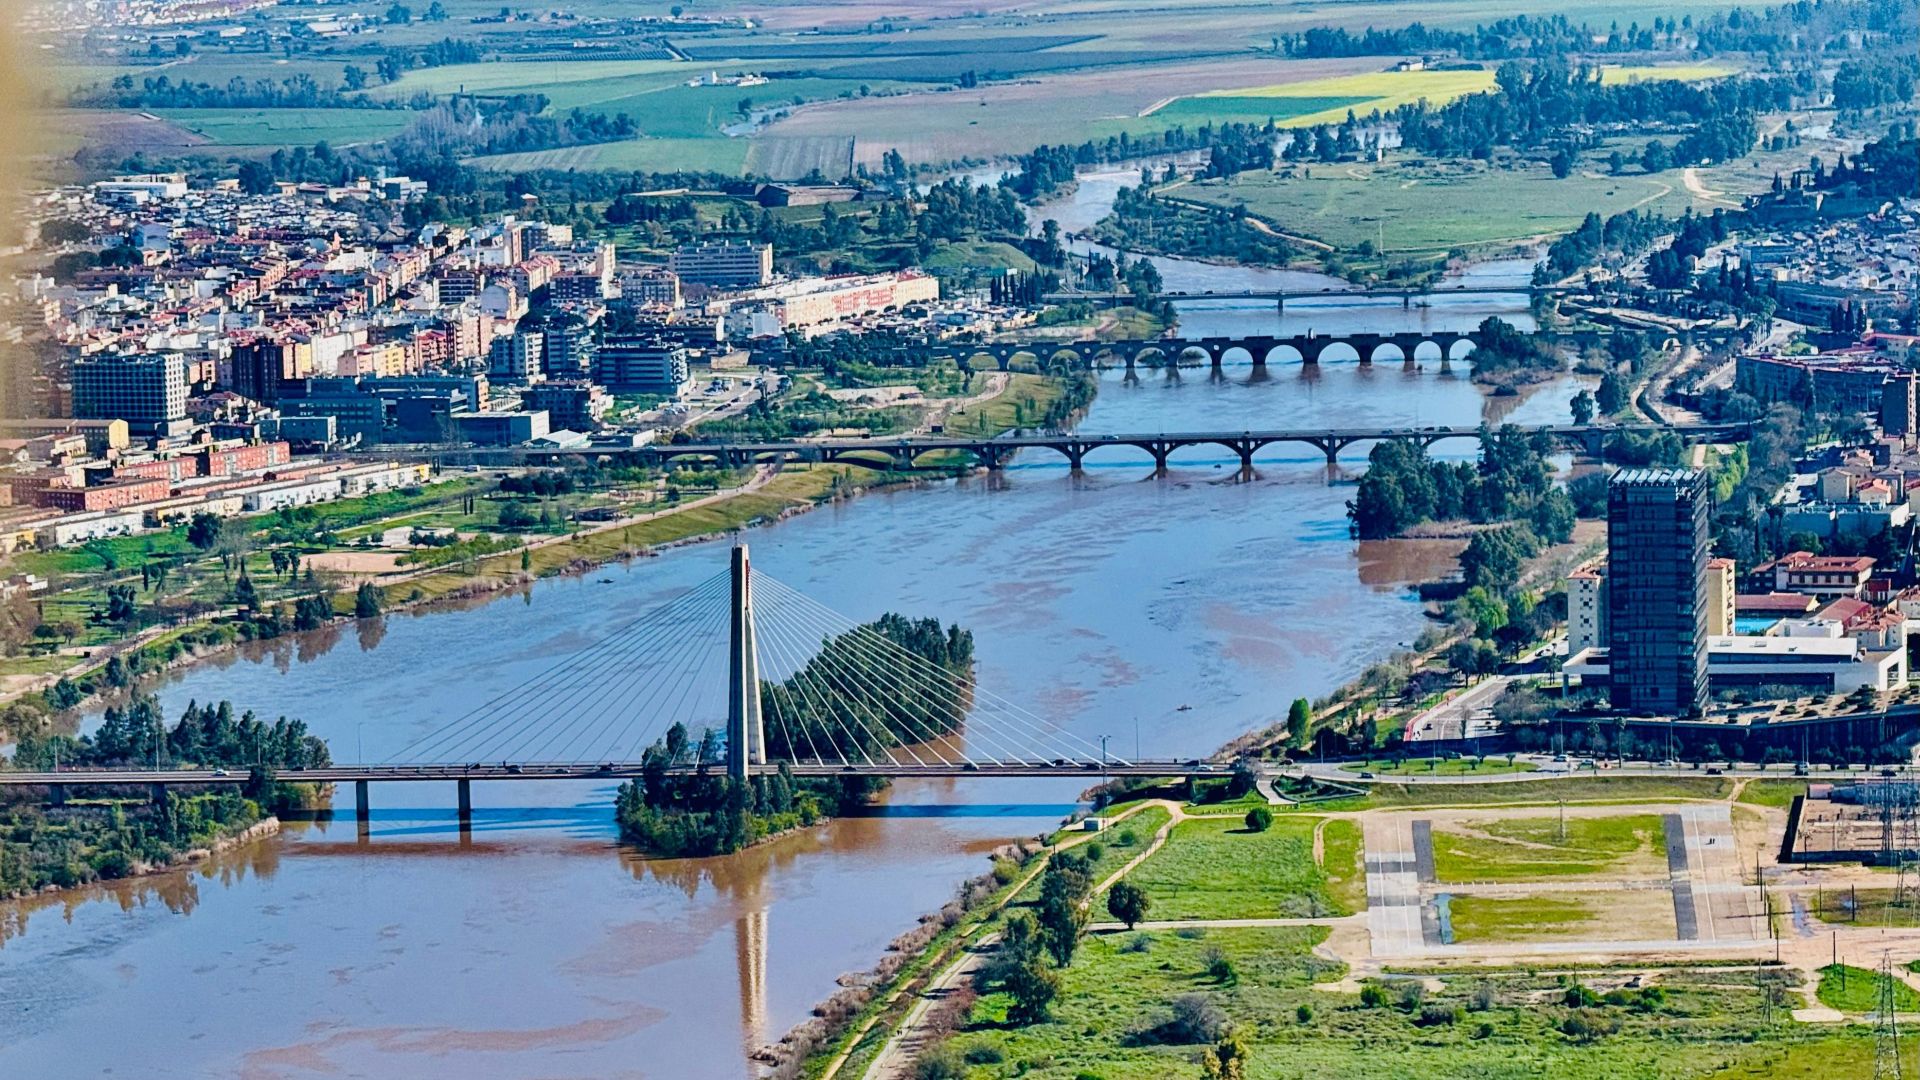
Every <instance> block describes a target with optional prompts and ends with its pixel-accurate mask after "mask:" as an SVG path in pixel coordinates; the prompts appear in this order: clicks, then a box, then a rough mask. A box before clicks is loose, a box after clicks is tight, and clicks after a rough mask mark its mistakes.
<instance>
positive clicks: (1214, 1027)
mask: <svg viewBox="0 0 1920 1080" xmlns="http://www.w3.org/2000/svg"><path fill="white" fill-rule="evenodd" d="M1226 1030H1227V1014H1226V1013H1225V1012H1224V1011H1222V1010H1221V1008H1220V1006H1218V1005H1215V1004H1214V1003H1213V999H1211V998H1209V997H1208V996H1207V995H1205V994H1181V995H1180V996H1179V997H1176V998H1174V999H1173V1016H1172V1017H1171V1018H1170V1019H1168V1021H1167V1022H1166V1023H1165V1024H1162V1025H1161V1031H1162V1032H1163V1033H1164V1036H1165V1041H1167V1042H1177V1043H1210V1042H1213V1041H1214V1040H1216V1039H1218V1038H1219V1037H1220V1036H1221V1034H1222V1033H1223V1032H1225V1031H1226Z"/></svg>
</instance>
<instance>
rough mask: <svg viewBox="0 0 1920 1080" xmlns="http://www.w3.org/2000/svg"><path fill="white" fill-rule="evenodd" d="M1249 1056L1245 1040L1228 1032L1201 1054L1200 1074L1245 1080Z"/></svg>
mask: <svg viewBox="0 0 1920 1080" xmlns="http://www.w3.org/2000/svg"><path fill="white" fill-rule="evenodd" d="M1301 1008H1306V1006H1304V1005H1303V1006H1301ZM1250 1056H1251V1054H1250V1051H1248V1049H1247V1040H1246V1039H1244V1038H1242V1037H1241V1036H1240V1033H1239V1032H1235V1031H1229V1032H1227V1033H1226V1034H1225V1035H1222V1036H1221V1037H1220V1041H1219V1042H1217V1043H1214V1044H1213V1045H1212V1046H1209V1047H1207V1048H1206V1050H1205V1051H1203V1052H1202V1053H1201V1055H1200V1073H1201V1075H1202V1076H1205V1077H1206V1078H1207V1080H1246V1075H1247V1058H1248V1057H1250Z"/></svg>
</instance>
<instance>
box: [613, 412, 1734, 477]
mask: <svg viewBox="0 0 1920 1080" xmlns="http://www.w3.org/2000/svg"><path fill="white" fill-rule="evenodd" d="M1487 430H1489V429H1482V428H1467V427H1424V428H1362V427H1347V428H1305V429H1296V430H1277V431H1197V432H1157V433H1152V434H1144V433H1135V434H1123V435H1083V434H1075V433H1065V434H1037V435H1007V436H1001V437H998V438H992V439H973V438H964V437H952V436H927V437H919V438H904V439H822V440H815V441H800V440H796V441H791V442H772V443H698V442H688V443H670V444H665V445H656V446H647V447H640V448H636V449H634V450H631V451H616V453H628V454H633V455H637V456H639V457H640V458H641V459H642V460H645V461H647V462H649V463H652V464H659V465H664V464H668V463H671V462H674V461H683V460H688V459H693V460H702V459H704V460H709V461H713V462H717V463H720V464H725V465H729V466H734V467H744V466H747V465H753V464H756V463H770V462H806V463H813V464H826V463H831V462H842V461H843V462H846V463H848V464H851V465H865V466H868V467H870V468H877V469H891V470H898V471H908V470H911V469H913V468H914V467H915V465H916V463H917V462H918V461H919V459H920V458H921V457H922V456H923V455H925V454H929V453H935V452H940V451H948V452H960V453H965V454H970V455H972V457H973V458H974V460H976V461H978V462H979V463H980V464H981V465H983V466H985V467H987V468H989V469H998V468H1001V467H1003V466H1004V465H1005V464H1006V462H1007V460H1008V459H1010V458H1011V457H1013V455H1014V454H1016V453H1018V452H1019V451H1021V450H1050V451H1053V452H1054V453H1057V454H1059V455H1061V456H1062V457H1065V458H1066V459H1067V463H1068V464H1069V465H1071V466H1072V467H1073V468H1075V469H1078V468H1080V467H1081V465H1082V463H1083V462H1084V461H1085V460H1086V458H1087V456H1088V455H1089V454H1092V453H1093V452H1095V451H1097V450H1106V449H1113V448H1122V447H1124V448H1131V449H1134V450H1139V451H1144V452H1145V453H1146V454H1147V455H1148V456H1149V457H1151V458H1152V459H1153V462H1154V465H1155V467H1156V468H1158V469H1163V470H1164V469H1165V468H1166V467H1167V461H1168V458H1169V457H1170V456H1171V455H1172V453H1173V452H1174V451H1175V450H1179V449H1182V448H1185V447H1191V446H1217V447H1220V448H1221V449H1223V450H1225V451H1227V452H1228V453H1231V454H1233V455H1235V456H1237V457H1238V458H1239V459H1240V464H1241V467H1242V468H1243V469H1251V468H1252V467H1253V457H1254V455H1255V454H1257V453H1258V452H1260V451H1261V450H1262V449H1264V448H1266V447H1268V446H1273V445H1275V444H1279V443H1300V444H1303V445H1307V446H1312V447H1314V448H1315V449H1317V450H1319V451H1320V452H1321V453H1323V454H1325V455H1326V458H1327V464H1329V465H1333V464H1336V463H1337V462H1338V460H1339V456H1340V452H1341V451H1342V450H1344V449H1346V448H1347V447H1349V446H1352V445H1354V444H1355V443H1362V442H1379V441H1383V440H1393V441H1402V442H1411V443H1417V444H1418V445H1420V446H1421V447H1423V448H1425V447H1431V446H1433V445H1434V444H1436V443H1440V442H1445V441H1447V440H1449V439H1474V440H1478V439H1481V438H1483V437H1485V435H1486V433H1487ZM1525 430H1527V431H1530V432H1536V433H1539V434H1544V435H1546V436H1547V437H1549V438H1551V439H1553V440H1554V441H1555V442H1557V443H1559V444H1560V445H1562V446H1566V447H1569V448H1571V449H1574V450H1576V451H1578V452H1580V453H1584V454H1588V455H1590V456H1596V457H1597V456H1599V455H1600V454H1601V453H1602V452H1603V451H1604V450H1605V448H1606V443H1607V440H1608V439H1617V438H1620V437H1621V436H1622V435H1626V434H1634V435H1649V434H1653V433H1656V432H1659V431H1671V432H1673V433H1674V434H1676V435H1678V436H1679V437H1680V438H1681V439H1683V440H1684V441H1686V442H1690V443H1693V442H1742V441H1745V440H1746V439H1747V438H1749V437H1750V436H1751V435H1752V431H1753V425H1751V424H1746V423H1735V424H1677V425H1672V426H1669V427H1664V428H1662V427H1654V426H1651V425H1630V426H1611V425H1601V424H1586V425H1577V424H1565V425H1554V426H1548V427H1535V428H1526V429H1525Z"/></svg>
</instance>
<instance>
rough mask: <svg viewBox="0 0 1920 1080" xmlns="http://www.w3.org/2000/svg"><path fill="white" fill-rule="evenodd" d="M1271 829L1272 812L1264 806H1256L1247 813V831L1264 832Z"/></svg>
mask: <svg viewBox="0 0 1920 1080" xmlns="http://www.w3.org/2000/svg"><path fill="white" fill-rule="evenodd" d="M1272 827H1273V811H1271V810H1269V809H1267V808H1266V807H1264V806H1256V807H1254V808H1253V809H1251V810H1249V811H1247V831H1248V832H1266V831H1267V830H1268V829H1270V828H1272Z"/></svg>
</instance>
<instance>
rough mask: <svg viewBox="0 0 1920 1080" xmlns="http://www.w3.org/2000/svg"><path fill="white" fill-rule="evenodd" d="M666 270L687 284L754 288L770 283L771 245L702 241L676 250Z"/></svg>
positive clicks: (730, 241) (771, 278) (771, 274)
mask: <svg viewBox="0 0 1920 1080" xmlns="http://www.w3.org/2000/svg"><path fill="white" fill-rule="evenodd" d="M667 268H668V269H669V270H672V271H673V273H674V275H675V276H677V277H678V278H679V279H680V280H681V281H683V282H685V283H687V284H690V285H713V286H720V287H724V288H740V287H755V286H760V285H765V284H766V283H767V282H769V281H772V280H773V245H772V244H754V243H747V242H744V241H733V240H703V241H701V242H700V243H697V244H682V245H681V246H680V247H678V248H675V249H674V252H673V257H672V259H671V260H669V262H668V263H667Z"/></svg>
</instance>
